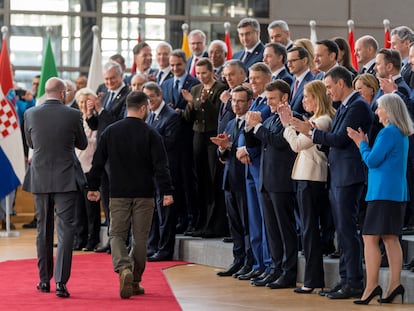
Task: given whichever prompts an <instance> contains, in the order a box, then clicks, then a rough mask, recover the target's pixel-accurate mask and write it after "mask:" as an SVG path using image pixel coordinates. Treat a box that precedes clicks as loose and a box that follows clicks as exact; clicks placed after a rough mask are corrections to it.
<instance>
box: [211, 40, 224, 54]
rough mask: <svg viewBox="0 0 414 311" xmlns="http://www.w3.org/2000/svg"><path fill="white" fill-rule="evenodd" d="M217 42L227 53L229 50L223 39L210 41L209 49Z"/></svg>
mask: <svg viewBox="0 0 414 311" xmlns="http://www.w3.org/2000/svg"><path fill="white" fill-rule="evenodd" d="M215 44H218V45H220V46H221V48H222V49H223V51H224V52H225V53H226V54H227V52H228V50H227V45H226V43H225V42H224V41H223V40H213V41H211V42H210V45H209V46H208V50H209V51H210V49H211V47H212V46H213V45H215Z"/></svg>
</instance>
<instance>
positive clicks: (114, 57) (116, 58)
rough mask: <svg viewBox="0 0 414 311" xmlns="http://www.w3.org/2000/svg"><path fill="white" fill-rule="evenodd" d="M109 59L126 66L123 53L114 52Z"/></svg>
mask: <svg viewBox="0 0 414 311" xmlns="http://www.w3.org/2000/svg"><path fill="white" fill-rule="evenodd" d="M109 59H110V60H113V61H115V62H117V63H119V64H120V65H121V66H125V58H124V57H123V56H122V55H121V54H114V55H112V56H111V57H110V58H109Z"/></svg>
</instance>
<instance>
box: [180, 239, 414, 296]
mask: <svg viewBox="0 0 414 311" xmlns="http://www.w3.org/2000/svg"><path fill="white" fill-rule="evenodd" d="M404 241H406V243H407V247H408V248H409V249H410V250H411V251H412V250H414V239H413V240H411V238H407V239H404ZM232 247H233V244H232V243H224V242H222V239H202V238H193V237H185V236H183V235H177V236H176V245H175V252H174V259H177V260H183V261H188V262H192V263H197V264H201V265H207V266H213V267H218V268H226V267H228V266H229V265H230V264H231V263H232V262H233V255H232ZM338 265H339V259H330V258H324V272H325V286H326V287H327V288H331V287H333V286H334V285H335V284H336V283H337V282H338V280H339V271H338ZM304 267H305V259H304V257H303V256H302V255H300V254H299V255H298V277H297V281H298V282H299V283H303V279H304ZM388 277H389V274H388V268H381V269H380V273H379V283H380V285H381V286H382V288H384V289H385V288H387V282H388ZM401 283H402V284H403V286H404V287H405V296H404V302H406V303H414V273H413V272H410V271H407V270H403V271H402V274H401Z"/></svg>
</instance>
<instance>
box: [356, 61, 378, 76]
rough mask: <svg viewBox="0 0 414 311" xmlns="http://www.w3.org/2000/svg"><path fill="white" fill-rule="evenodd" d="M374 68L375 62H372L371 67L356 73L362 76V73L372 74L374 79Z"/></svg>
mask: <svg viewBox="0 0 414 311" xmlns="http://www.w3.org/2000/svg"><path fill="white" fill-rule="evenodd" d="M374 67H375V62H374V63H373V64H371V66H369V67H368V68H366V69H365V70H364V67H361V69H360V70H359V71H358V74H362V73H370V74H372V75H373V76H374V77H376V76H377V73H376V71H375V69H374Z"/></svg>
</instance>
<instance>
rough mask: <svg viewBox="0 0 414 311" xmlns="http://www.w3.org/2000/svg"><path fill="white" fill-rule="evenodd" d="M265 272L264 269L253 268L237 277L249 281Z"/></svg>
mask: <svg viewBox="0 0 414 311" xmlns="http://www.w3.org/2000/svg"><path fill="white" fill-rule="evenodd" d="M262 273H263V270H251V271H250V272H249V273H246V274H242V275H239V276H238V277H237V278H238V279H239V280H241V281H248V280H250V279H252V278H255V277H257V276H259V275H260V274H262Z"/></svg>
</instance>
